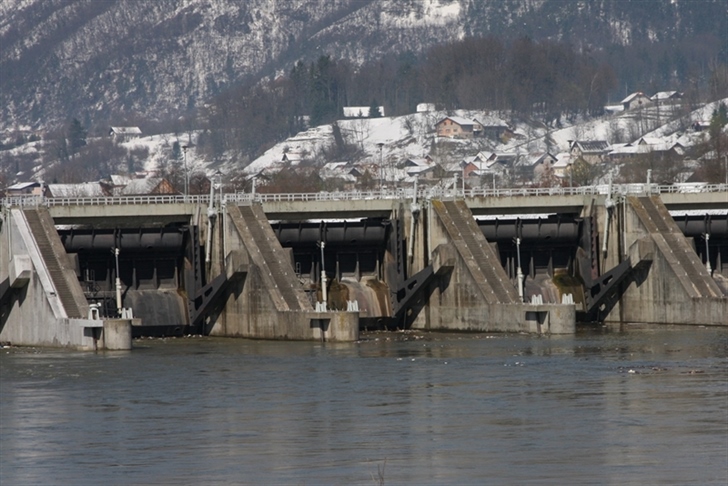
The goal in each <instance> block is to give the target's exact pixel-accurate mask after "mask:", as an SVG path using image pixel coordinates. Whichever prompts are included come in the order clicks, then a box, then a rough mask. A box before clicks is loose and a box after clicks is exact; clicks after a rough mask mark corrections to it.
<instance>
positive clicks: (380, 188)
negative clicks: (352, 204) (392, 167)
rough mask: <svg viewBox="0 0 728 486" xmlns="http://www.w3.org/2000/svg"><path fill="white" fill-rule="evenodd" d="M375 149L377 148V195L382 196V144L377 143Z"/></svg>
mask: <svg viewBox="0 0 728 486" xmlns="http://www.w3.org/2000/svg"><path fill="white" fill-rule="evenodd" d="M377 147H379V194H380V195H381V194H382V179H383V172H382V169H383V168H382V147H384V143H383V142H379V143H378V144H377Z"/></svg>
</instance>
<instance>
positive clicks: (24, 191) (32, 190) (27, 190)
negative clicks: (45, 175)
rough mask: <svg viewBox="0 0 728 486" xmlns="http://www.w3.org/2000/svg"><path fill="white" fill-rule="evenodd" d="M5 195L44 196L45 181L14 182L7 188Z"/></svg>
mask: <svg viewBox="0 0 728 486" xmlns="http://www.w3.org/2000/svg"><path fill="white" fill-rule="evenodd" d="M5 195H6V196H8V197H17V196H42V195H43V183H42V182H18V183H17V184H13V185H12V186H10V187H8V188H7V189H6V190H5Z"/></svg>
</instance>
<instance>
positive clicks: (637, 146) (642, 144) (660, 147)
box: [607, 137, 685, 163]
mask: <svg viewBox="0 0 728 486" xmlns="http://www.w3.org/2000/svg"><path fill="white" fill-rule="evenodd" d="M684 154H685V147H683V146H682V145H681V144H680V143H677V142H675V143H669V142H664V141H663V140H662V139H659V138H653V137H641V138H640V139H638V140H637V141H636V142H631V143H622V144H615V145H613V146H612V147H610V151H609V153H608V154H607V156H608V158H609V159H610V160H612V161H614V162H620V163H623V162H628V161H631V160H635V159H637V158H640V157H646V156H650V157H659V158H660V160H663V161H666V160H675V159H677V158H680V157H682V156H683V155H684Z"/></svg>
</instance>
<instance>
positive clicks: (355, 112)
mask: <svg viewBox="0 0 728 486" xmlns="http://www.w3.org/2000/svg"><path fill="white" fill-rule="evenodd" d="M343 109H344V117H345V118H369V107H368V106H345V107H344V108H343ZM379 113H380V114H381V115H382V116H384V107H383V106H380V107H379Z"/></svg>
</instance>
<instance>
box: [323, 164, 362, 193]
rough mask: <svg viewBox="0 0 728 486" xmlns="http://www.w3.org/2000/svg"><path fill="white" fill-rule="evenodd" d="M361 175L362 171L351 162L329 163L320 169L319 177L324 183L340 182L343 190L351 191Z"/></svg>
mask: <svg viewBox="0 0 728 486" xmlns="http://www.w3.org/2000/svg"><path fill="white" fill-rule="evenodd" d="M363 173H364V171H363V170H360V169H359V168H358V167H356V166H355V165H354V164H352V163H351V162H329V163H327V164H324V166H323V167H321V170H320V171H319V176H320V177H321V180H324V181H329V180H339V181H342V182H343V183H344V187H345V189H347V190H351V189H353V188H354V187H355V185H356V182H357V181H358V180H359V177H361V175H362V174H363Z"/></svg>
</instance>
